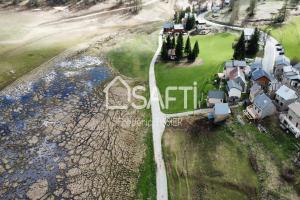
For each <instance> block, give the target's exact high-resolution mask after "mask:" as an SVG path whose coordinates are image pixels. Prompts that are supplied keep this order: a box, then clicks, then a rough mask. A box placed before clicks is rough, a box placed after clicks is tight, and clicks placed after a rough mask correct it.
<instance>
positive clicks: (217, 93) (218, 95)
mask: <svg viewBox="0 0 300 200" xmlns="http://www.w3.org/2000/svg"><path fill="white" fill-rule="evenodd" d="M207 96H208V98H214V99H224V97H225V94H224V91H221V90H210V91H208V95H207Z"/></svg>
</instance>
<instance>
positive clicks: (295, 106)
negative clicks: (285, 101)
mask: <svg viewBox="0 0 300 200" xmlns="http://www.w3.org/2000/svg"><path fill="white" fill-rule="evenodd" d="M289 109H290V110H292V111H294V112H295V113H296V114H297V115H298V116H300V103H299V102H298V101H296V102H294V103H292V104H290V105H289Z"/></svg>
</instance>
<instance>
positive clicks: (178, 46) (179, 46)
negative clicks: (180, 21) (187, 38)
mask: <svg viewBox="0 0 300 200" xmlns="http://www.w3.org/2000/svg"><path fill="white" fill-rule="evenodd" d="M182 49H183V37H182V34H181V33H180V34H179V36H178V38H177V44H176V49H175V54H176V58H177V60H180V59H181V58H182Z"/></svg>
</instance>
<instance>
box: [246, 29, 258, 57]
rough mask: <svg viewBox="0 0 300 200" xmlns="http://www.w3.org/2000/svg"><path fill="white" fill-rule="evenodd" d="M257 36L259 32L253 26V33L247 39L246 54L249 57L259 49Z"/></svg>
mask: <svg viewBox="0 0 300 200" xmlns="http://www.w3.org/2000/svg"><path fill="white" fill-rule="evenodd" d="M259 37H260V32H259V30H258V28H255V31H254V34H253V36H252V37H251V39H250V41H249V45H248V47H247V51H246V54H247V56H249V57H254V56H255V55H256V53H257V52H258V51H259Z"/></svg>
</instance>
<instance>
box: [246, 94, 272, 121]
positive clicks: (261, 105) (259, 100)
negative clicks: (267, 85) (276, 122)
mask: <svg viewBox="0 0 300 200" xmlns="http://www.w3.org/2000/svg"><path fill="white" fill-rule="evenodd" d="M275 112H276V107H275V105H274V104H273V103H272V100H271V99H270V98H269V97H268V96H267V95H266V94H264V93H263V94H260V95H257V96H256V97H255V98H254V101H253V104H252V105H250V106H248V107H247V108H246V110H244V114H245V115H246V116H247V117H248V118H249V119H254V120H261V119H264V118H265V117H268V116H271V115H273V114H274V113H275Z"/></svg>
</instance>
